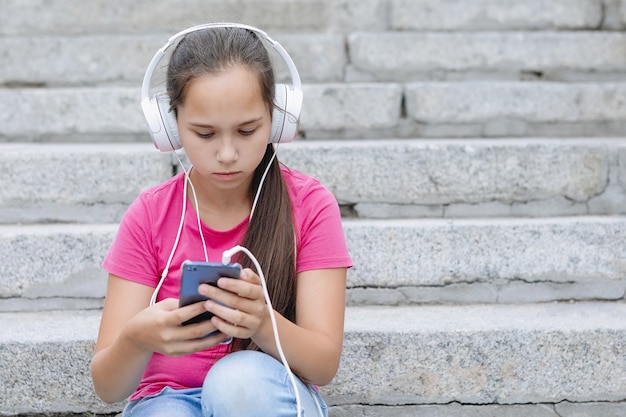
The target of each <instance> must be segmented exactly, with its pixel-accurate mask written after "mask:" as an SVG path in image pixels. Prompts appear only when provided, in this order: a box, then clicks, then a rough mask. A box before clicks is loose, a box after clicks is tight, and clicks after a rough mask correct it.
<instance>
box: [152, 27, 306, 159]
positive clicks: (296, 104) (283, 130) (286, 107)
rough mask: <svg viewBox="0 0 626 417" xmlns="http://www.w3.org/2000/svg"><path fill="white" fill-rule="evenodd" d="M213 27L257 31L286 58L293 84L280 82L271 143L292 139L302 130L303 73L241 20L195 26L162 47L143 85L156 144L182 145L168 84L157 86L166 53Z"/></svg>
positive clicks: (284, 53)
mask: <svg viewBox="0 0 626 417" xmlns="http://www.w3.org/2000/svg"><path fill="white" fill-rule="evenodd" d="M211 28H241V29H247V30H249V31H251V32H254V33H255V34H256V35H257V36H258V38H259V39H260V40H262V41H265V42H267V43H268V44H269V45H270V46H271V47H272V48H273V49H274V50H275V51H276V52H277V53H278V55H279V56H280V57H281V58H282V60H283V61H284V62H285V64H286V65H287V67H288V69H289V73H290V75H291V79H292V85H286V84H276V85H275V96H274V104H275V107H274V109H273V110H272V130H271V133H270V136H269V142H270V143H279V142H280V143H284V142H291V141H292V140H293V139H294V138H295V137H296V134H297V132H298V119H299V118H300V111H301V110H302V84H301V82H300V75H299V74H298V70H297V69H296V66H295V64H294V63H293V60H292V59H291V57H290V56H289V54H288V53H287V51H285V49H284V48H283V47H282V46H281V45H280V44H279V43H278V42H276V41H274V40H273V39H272V38H270V37H269V36H268V35H267V34H266V33H265V32H263V31H262V30H260V29H257V28H255V27H252V26H248V25H241V24H237V23H209V24H204V25H198V26H193V27H191V28H188V29H185V30H183V31H181V32H179V33H177V34H176V35H174V36H172V37H171V38H170V39H169V40H168V41H167V43H166V44H165V45H164V46H163V47H162V48H161V49H159V50H158V51H157V52H156V54H155V55H154V57H153V58H152V61H150V64H149V65H148V69H147V70H146V73H145V75H144V78H143V84H142V86H141V108H142V110H143V114H144V116H145V118H146V121H147V122H148V126H149V128H150V133H151V134H152V139H153V141H154V146H155V147H156V148H157V149H158V150H160V151H161V152H171V151H175V150H177V149H180V148H182V143H181V141H180V137H179V135H178V126H177V123H176V116H175V114H174V112H172V111H170V104H169V102H170V98H169V96H168V94H167V90H166V88H165V85H164V84H163V85H161V86H159V87H160V88H153V85H152V84H153V78H154V75H155V72H156V69H157V67H158V66H159V64H160V62H161V60H162V58H163V57H164V56H165V52H166V50H167V49H168V48H170V47H171V46H172V45H176V44H178V42H179V41H180V40H182V39H183V38H184V37H185V35H187V34H189V33H191V32H196V31H199V30H203V29H211Z"/></svg>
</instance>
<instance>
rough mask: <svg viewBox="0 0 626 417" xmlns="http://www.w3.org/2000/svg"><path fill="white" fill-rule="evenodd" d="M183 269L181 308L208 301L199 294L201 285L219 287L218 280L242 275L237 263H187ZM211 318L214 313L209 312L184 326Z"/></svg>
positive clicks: (186, 322) (194, 318)
mask: <svg viewBox="0 0 626 417" xmlns="http://www.w3.org/2000/svg"><path fill="white" fill-rule="evenodd" d="M181 269H182V277H181V280H180V301H179V306H180V307H183V306H186V305H189V304H193V303H197V302H200V301H205V300H208V298H207V297H205V296H204V295H201V294H199V293H198V286H199V285H200V284H209V285H213V286H214V287H217V280H218V279H220V278H222V277H226V278H239V277H240V275H241V265H239V264H237V263H231V264H222V263H217V262H201V261H185V262H183V264H182V266H181ZM211 317H213V313H210V312H208V311H207V312H204V313H202V314H199V315H197V316H196V317H193V318H191V319H189V320H187V321H185V322H183V325H188V324H192V323H199V322H201V321H205V320H209V319H210V318H211Z"/></svg>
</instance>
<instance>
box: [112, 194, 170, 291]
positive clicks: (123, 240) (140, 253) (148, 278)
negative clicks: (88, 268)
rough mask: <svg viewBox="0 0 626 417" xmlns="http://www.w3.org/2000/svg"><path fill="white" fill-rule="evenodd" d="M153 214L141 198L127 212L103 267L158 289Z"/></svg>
mask: <svg viewBox="0 0 626 417" xmlns="http://www.w3.org/2000/svg"><path fill="white" fill-rule="evenodd" d="M156 259H157V257H156V255H155V251H154V246H153V239H152V228H151V221H150V212H149V210H148V208H147V205H146V204H145V201H144V200H143V199H142V198H141V197H140V198H138V199H136V200H135V201H134V202H133V203H132V204H131V205H130V206H129V208H128V210H127V211H126V213H125V214H124V216H123V217H122V220H121V222H120V225H119V228H118V231H117V234H116V236H115V239H114V240H113V244H112V245H111V247H110V248H109V252H108V253H107V255H106V257H105V258H104V261H103V262H102V267H103V268H104V269H105V270H107V271H108V272H109V273H111V274H113V275H116V276H119V277H120V278H124V279H128V280H130V281H135V282H138V283H140V284H145V285H149V286H152V287H154V286H156V282H157V279H158V271H157V261H156Z"/></svg>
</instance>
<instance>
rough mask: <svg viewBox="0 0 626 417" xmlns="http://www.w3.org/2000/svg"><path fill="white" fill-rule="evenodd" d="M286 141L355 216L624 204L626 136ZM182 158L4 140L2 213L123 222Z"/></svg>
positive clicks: (611, 210)
mask: <svg viewBox="0 0 626 417" xmlns="http://www.w3.org/2000/svg"><path fill="white" fill-rule="evenodd" d="M148 141H149V139H148V138H147V137H146V138H145V140H144V142H148ZM278 151H279V154H280V159H281V160H282V161H283V162H284V163H285V164H286V165H287V166H289V167H291V168H294V169H297V170H300V171H303V172H306V173H308V174H310V175H312V176H314V177H316V178H318V179H319V180H320V181H321V182H322V183H323V184H324V185H325V186H326V187H328V188H329V189H330V190H331V191H332V192H333V193H334V195H335V197H336V198H337V200H338V202H339V203H340V205H341V206H342V208H343V211H344V215H345V216H346V217H359V218H415V217H419V218H441V217H446V218H458V217H513V216H526V217H545V216H548V217H551V216H571V215H605V214H626V162H625V161H626V140H625V139H606V138H605V139H601V138H598V139H595V138H593V139H591V138H590V139H584V138H583V139H566V140H564V139H554V138H532V139H523V140H521V139H519V140H516V139H510V138H509V139H502V140H480V139H464V140H442V139H437V140H420V139H407V140H397V139H396V140H393V139H382V140H359V141H356V140H355V141H351V140H345V141H308V140H307V141H302V140H299V141H295V142H294V143H291V144H288V145H282V146H280V147H279V150H278ZM178 165H179V163H178V161H177V160H176V158H175V157H174V155H172V154H167V153H160V152H157V151H156V150H155V149H154V147H153V146H152V145H151V144H150V143H136V144H132V143H131V144H124V143H117V144H116V143H105V144H84V143H83V144H78V143H74V144H51V143H48V144H45V143H44V144H42V143H37V144H34V143H5V144H0V170H2V172H5V173H7V175H4V176H0V219H1V220H0V223H4V224H10V223H16V222H17V223H31V224H32V223H47V222H66V223H68V222H69V223H76V222H83V223H116V222H118V221H119V220H120V218H121V216H122V214H123V212H124V211H125V209H126V207H127V206H128V205H129V204H130V203H131V202H132V201H133V200H134V199H135V198H136V196H137V195H138V194H139V193H140V192H141V191H142V190H143V189H146V188H148V187H149V186H152V185H156V184H158V183H160V182H162V181H165V180H166V179H168V178H170V177H171V175H172V174H173V173H174V171H175V170H176V169H177V167H178Z"/></svg>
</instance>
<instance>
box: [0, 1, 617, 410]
mask: <svg viewBox="0 0 626 417" xmlns="http://www.w3.org/2000/svg"><path fill="white" fill-rule="evenodd" d="M218 20H228V21H239V22H243V23H248V24H252V25H255V26H259V27H262V28H263V29H265V30H266V31H267V32H268V33H269V34H270V36H272V37H273V38H275V39H276V40H278V41H279V42H281V43H282V44H283V46H285V48H286V49H287V50H288V51H289V52H290V54H291V55H292V57H293V58H294V60H295V62H296V65H297V66H298V68H299V69H300V73H301V76H302V79H303V82H304V84H305V85H304V96H305V104H304V114H303V116H302V137H301V138H300V139H299V140H298V141H297V142H295V143H293V144H290V145H285V146H282V147H281V148H280V155H281V158H282V160H283V161H284V162H286V163H287V164H288V165H289V166H291V167H293V168H296V169H299V170H302V171H304V172H307V173H310V174H312V175H314V176H316V177H318V178H319V179H320V180H321V181H322V182H323V183H324V184H326V185H327V186H328V187H329V188H330V189H331V190H332V191H333V193H334V194H335V196H336V198H337V200H338V201H339V203H340V204H341V207H342V213H343V215H344V220H345V221H344V224H345V233H346V236H347V239H348V243H349V247H350V251H351V254H352V256H353V258H354V262H355V266H354V268H353V269H351V270H350V271H349V277H348V300H347V301H348V304H349V306H348V309H347V318H346V334H345V348H344V356H343V361H342V364H341V368H340V371H339V373H338V375H337V377H336V378H335V380H334V381H333V382H332V383H331V384H330V385H329V386H327V387H323V392H324V394H325V397H326V399H327V400H328V403H329V405H330V412H331V416H333V417H344V416H345V417H347V416H364V417H365V416H368V417H372V416H385V417H392V416H393V417H400V416H414V415H419V416H426V417H435V416H444V415H445V416H449V417H461V416H463V417H468V416H469V417H493V416H506V417H522V416H525V417H527V416H531V417H583V416H584V417H600V416H601V417H617V416H624V415H626V304H625V303H624V297H625V294H626V239H625V236H626V216H625V214H626V35H625V33H624V29H625V28H626V0H604V1H602V0H550V1H544V0H528V1H524V2H510V1H505V0H474V1H471V2H470V1H466V2H462V1H458V0H275V1H269V2H268V1H261V0H214V1H201V0H188V1H183V0H164V1H161V2H158V6H156V5H155V2H153V1H147V0H136V1H132V2H128V1H122V0H94V1H89V2H85V1H81V0H63V1H61V0H58V1H45V0H29V1H24V0H0V63H1V65H0V141H1V142H2V143H0V172H1V173H2V175H1V176H0V259H1V260H2V262H0V415H2V416H13V415H23V416H34V415H55V416H70V415H74V414H76V413H79V414H84V415H104V414H112V415H115V414H117V413H119V411H120V410H121V408H122V406H123V404H115V405H105V404H103V403H102V402H101V401H100V400H99V399H98V398H97V397H96V396H95V394H94V393H93V389H92V386H91V381H90V376H89V361H90V358H91V354H92V349H93V344H94V341H95V337H96V333H97V327H98V322H99V314H100V310H99V308H100V307H101V305H102V298H103V295H104V288H105V284H106V283H105V274H104V272H103V271H102V270H101V269H100V262H101V260H102V257H103V256H104V254H105V253H106V250H107V248H108V246H109V244H110V242H111V239H112V238H113V236H114V234H115V232H116V225H117V222H118V221H119V219H120V217H121V215H122V214H123V212H124V210H125V208H126V207H127V205H128V204H129V203H130V202H131V201H132V200H133V199H134V198H135V197H136V195H137V194H138V193H139V192H140V191H141V190H143V189H145V188H147V187H149V186H151V185H153V184H157V183H159V182H161V181H163V180H165V179H166V178H169V177H170V176H171V175H172V174H173V172H175V170H176V164H175V163H174V161H173V159H172V156H171V155H167V154H160V153H158V152H157V151H155V150H154V149H153V148H152V145H151V144H150V140H149V137H148V135H147V133H146V127H145V123H144V121H143V119H142V115H141V113H140V107H139V87H140V83H141V79H142V76H143V71H144V70H145V67H146V66H147V63H148V62H149V59H150V58H151V57H152V54H153V53H154V52H155V50H156V49H157V48H159V47H160V46H161V45H162V44H163V43H164V42H165V40H166V39H167V38H168V37H169V36H171V35H172V34H173V33H175V32H177V31H178V30H180V29H182V28H185V27H188V26H191V25H193V24H198V23H204V22H208V21H218ZM279 77H280V78H285V77H286V72H285V71H284V70H281V71H279Z"/></svg>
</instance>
